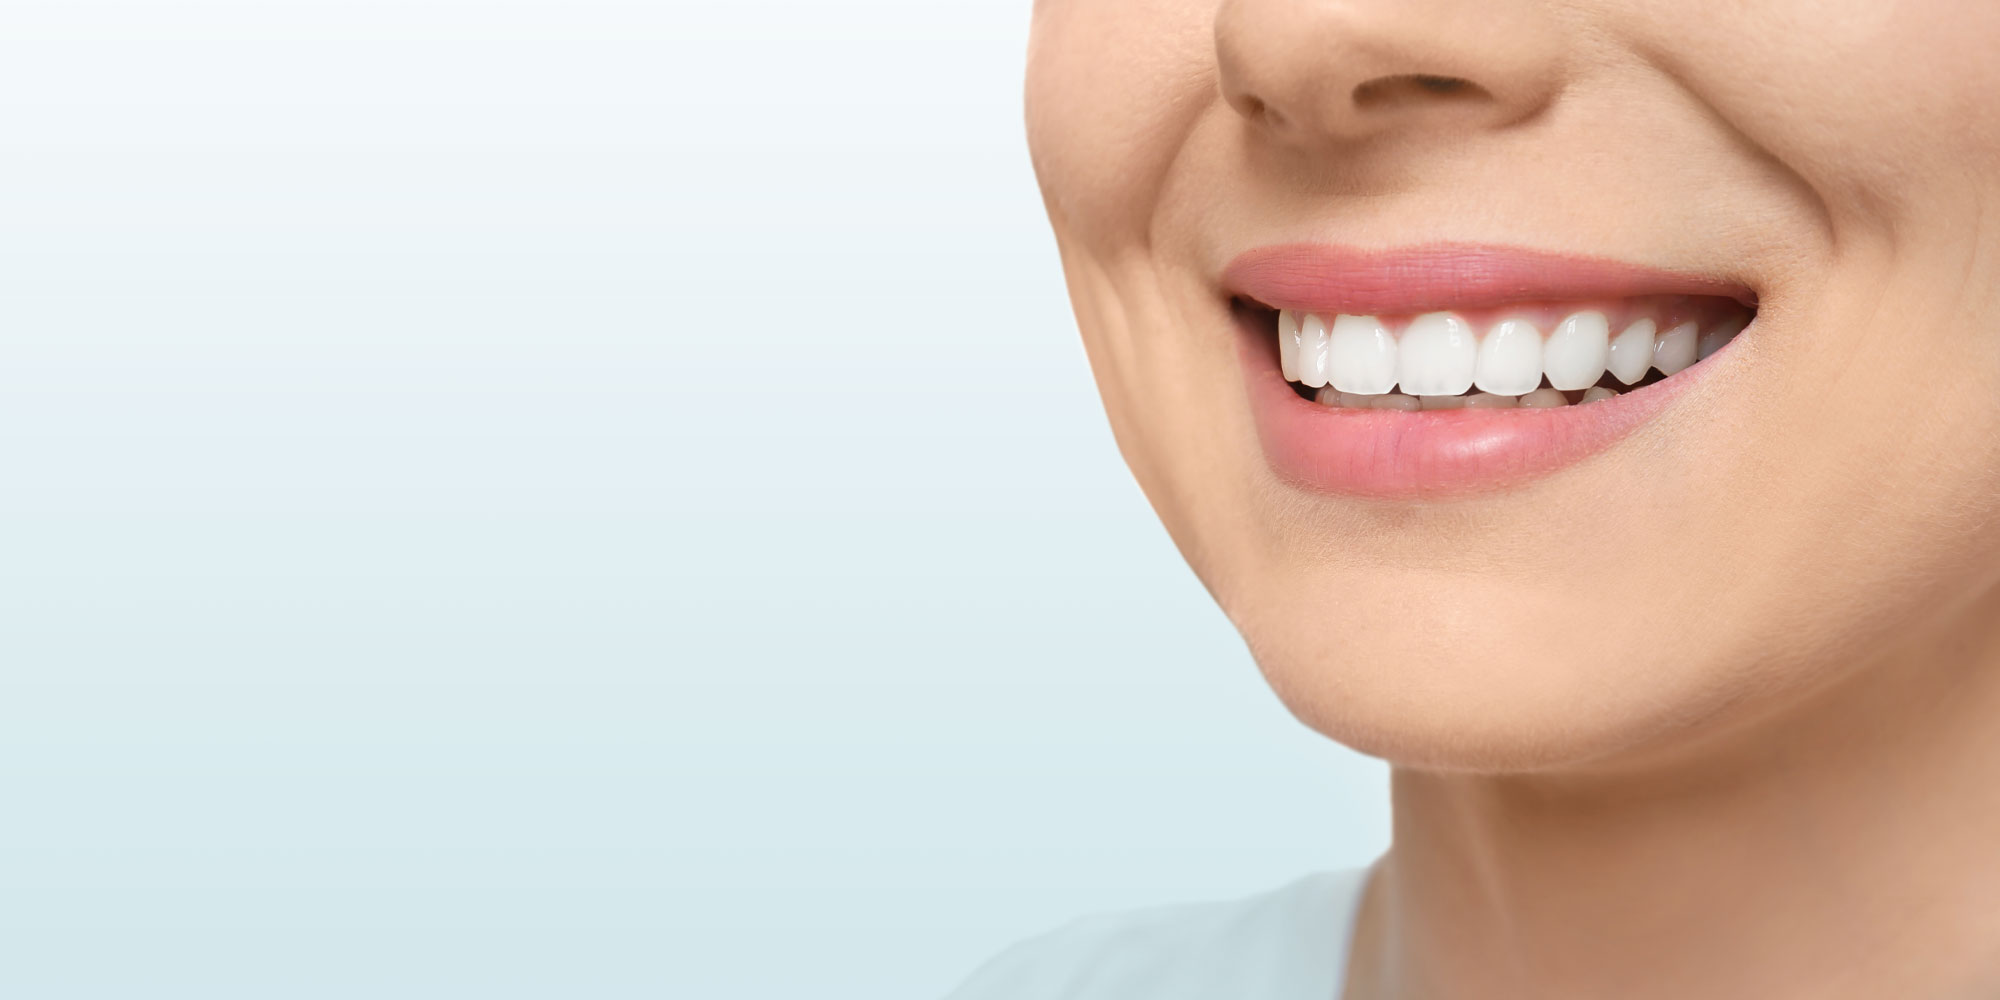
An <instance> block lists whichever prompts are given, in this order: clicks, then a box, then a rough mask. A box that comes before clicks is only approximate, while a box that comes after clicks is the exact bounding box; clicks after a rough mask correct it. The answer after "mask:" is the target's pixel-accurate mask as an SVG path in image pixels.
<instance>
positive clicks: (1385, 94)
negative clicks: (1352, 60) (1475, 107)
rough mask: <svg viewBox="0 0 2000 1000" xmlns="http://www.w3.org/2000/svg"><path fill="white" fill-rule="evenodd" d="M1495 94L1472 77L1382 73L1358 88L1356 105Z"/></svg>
mask: <svg viewBox="0 0 2000 1000" xmlns="http://www.w3.org/2000/svg"><path fill="white" fill-rule="evenodd" d="M1492 96H1493V95H1492V94H1489V93H1487V91H1486V88H1484V87H1481V86H1480V85H1478V84H1476V83H1473V82H1472V81H1471V80H1465V79H1461V78H1459V77H1455V76H1437V75H1434V74H1430V73H1407V74H1402V75H1399V76H1378V77H1376V78H1375V79H1373V80H1368V81H1366V82H1364V83H1362V84H1361V85H1360V86H1358V87H1355V88H1354V105H1355V107H1358V108H1374V107H1387V106H1393V105H1398V104H1407V103H1412V102H1416V101H1421V100H1424V99H1427V98H1431V99H1435V98H1443V99H1445V100H1450V101H1466V100H1477V99H1480V98H1490V97H1492Z"/></svg>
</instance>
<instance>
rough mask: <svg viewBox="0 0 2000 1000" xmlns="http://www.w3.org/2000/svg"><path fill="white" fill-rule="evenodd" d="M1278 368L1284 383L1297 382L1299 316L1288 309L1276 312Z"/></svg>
mask: <svg viewBox="0 0 2000 1000" xmlns="http://www.w3.org/2000/svg"><path fill="white" fill-rule="evenodd" d="M1278 367H1279V368H1280V369H1282V370H1283V371H1284V373H1285V381H1287V382H1297V381H1298V380H1299V314H1298V313H1295V312H1293V311H1291V310H1290V309H1280V310H1278Z"/></svg>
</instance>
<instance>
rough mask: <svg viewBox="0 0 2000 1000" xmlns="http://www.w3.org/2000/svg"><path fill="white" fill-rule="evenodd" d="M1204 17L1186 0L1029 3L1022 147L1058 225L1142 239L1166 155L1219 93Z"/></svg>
mask: <svg viewBox="0 0 2000 1000" xmlns="http://www.w3.org/2000/svg"><path fill="white" fill-rule="evenodd" d="M1213 18H1214V10H1213V5H1212V4H1208V3H1199V2H1193V3H1191V2H1185V0H1043V2H1041V3H1038V4H1037V5H1036V7H1035V20H1034V29H1033V34H1032V36H1031V39H1030V43H1029V53H1028V80H1027V94H1026V105H1027V122H1028V148H1029V152H1030V154H1031V155H1032V157H1033V159H1034V165H1035V173H1036V176H1037V177H1038V178H1039V180H1040V182H1041V185H1042V193H1043V197H1044V200H1045V201H1046V203H1047V205H1048V209H1049V214H1050V216H1051V218H1052V219H1053V220H1054V222H1055V224H1056V226H1057V227H1058V229H1061V230H1065V231H1068V232H1070V233H1071V234H1073V235H1074V236H1076V237H1077V238H1079V239H1081V240H1083V241H1084V242H1085V243H1086V244H1088V245H1090V246H1092V247H1093V248H1101V247H1104V246H1107V245H1113V244H1116V243H1120V242H1136V241H1139V240H1141V239H1143V238H1144V236H1145V231H1146V225H1147V222H1148V219H1149V218H1150V216H1151V214H1152V211H1153V208H1154V205H1155V204H1156V201H1157V196H1158V193H1159V190H1160V186H1161V184H1162V182H1163V180H1164V178H1165V176H1166V174H1167V171H1168V168H1169V167H1170V166H1171V164H1172V162H1173V159H1174V156H1175V154H1176V153H1177V151H1178V150H1179V149H1180V148H1181V146H1182V144H1183V143H1184V141H1185V140H1186V137H1187V134H1188V131H1189V130H1190V129H1191V128H1192V127H1193V124H1194V122H1195V121H1196V120H1197V119H1198V118H1200V116H1201V115H1202V114H1203V113H1204V112H1206V111H1208V110H1210V109H1211V107H1212V106H1214V105H1216V104H1217V103H1218V99H1217V97H1216V80H1215V73H1214V38H1213V34H1212V32H1213Z"/></svg>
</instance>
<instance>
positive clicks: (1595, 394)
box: [1582, 385, 1618, 403]
mask: <svg viewBox="0 0 2000 1000" xmlns="http://www.w3.org/2000/svg"><path fill="white" fill-rule="evenodd" d="M1616 395H1618V390H1616V389H1606V388H1605V387H1603V386H1601V385H1593V386H1591V387H1590V388H1588V389H1585V390H1583V399H1582V402H1585V403H1595V402H1597V401H1598V400H1600V399H1610V398H1611V397H1613V396H1616Z"/></svg>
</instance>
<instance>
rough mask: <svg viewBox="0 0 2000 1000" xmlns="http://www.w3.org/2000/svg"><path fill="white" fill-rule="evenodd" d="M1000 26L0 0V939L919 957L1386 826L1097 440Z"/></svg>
mask: <svg viewBox="0 0 2000 1000" xmlns="http://www.w3.org/2000/svg"><path fill="white" fill-rule="evenodd" d="M1026 32H1027V4H1026V3H1025V2H1021V3H1013V2H1009V3H998V2H984V3H975V2H969V0H951V2H940V0H922V2H916V0H912V2H904V3H824V2H793V3H774V2H762V3H752V2H743V0H730V2H727V3H724V2H715V3H708V4H677V3H673V2H667V3H664V4H662V3H658V2H652V3H616V2H608V0H588V2H579V0H515V2H496V0H461V2H451V0H395V2H388V0H379V2H362V0H318V2H274V0H256V2H249V0H236V2H223V0H210V2H159V0H151V2H125V3H117V2H104V0H46V2H29V0H10V2H8V3H7V4H6V5H5V6H4V7H0V996H7V997H24V998H59V997H146V998H157V997H183V996H184V997H200V998H205V1000H206V998H226V997H245V998H249V997H256V998H260V1000H263V998H271V997H287V998H289V997H336V996H338V997H367V998H384V997H479V998H504V997H560V998H565V1000H568V998H578V997H592V998H600V997H642V996H643V997H676V998H704V1000H707V998H738V997H743V998H752V997H754V998H767V997H768V998H778V997H800V996H812V997H820V998H848V997H852V998H857V1000H858V998H870V1000H880V998H902V997H908V998H924V997H934V996H936V995H938V994H940V993H941V992H943V991H944V990H945V989H947V988H948V987H949V986H950V985H952V984H953V983H955V982H956V981H957V980H958V979H959V978H960V977H962V976H963V975H964V974H965V973H966V972H967V971H969V970H970V969H971V968H972V967H973V966H974V965H976V964H977V963H978V962H979V961H980V960H982V959H983V958H985V957H986V956H988V955H989V954H991V953H992V952H993V951H995V950H996V949H998V948H999V947H1001V946H1002V945H1004V944H1005V943H1007V942H1009V941H1011V940H1014V939H1016V938H1019V937H1021V936H1023V935H1026V934H1029V933H1032V932H1035V931H1038V930H1041V929H1044V928H1047V927H1049V926H1052V925H1054V924H1057V923H1060V922H1062V921H1064V920H1066V919H1068V918H1069V917H1071V916H1074V915H1077V914H1080V913H1083V912H1086V911H1090V910H1098V909H1105V908H1112V907H1124V906H1132V905H1138V904H1143V903H1148V902H1155V901H1165V900H1175V899H1188V898H1199V897H1209V896H1221V895H1231V894H1236V893H1241V892H1246V891H1251V890H1255V889H1260V888H1264V887H1267V886H1270V885H1274V884H1277V883H1279V882H1282V881H1285V880H1287V879H1289V878H1291V877H1292V876H1294V875H1296V874H1299V873H1302V872H1305V871H1308V870H1314V869H1321V868H1331V867H1341V866H1346V865H1354V864H1360V863H1364V862H1366V861H1367V860H1369V859H1370V858H1372V857H1373V856H1374V854H1375V853H1376V852H1377V851H1379V850H1380V849H1381V847H1382V846H1383V844H1384V843H1385V842H1386V836H1387V833H1386V830H1387V810H1386V800H1385V797H1384V796H1385V793H1384V784H1385V781H1384V773H1383V771H1382V769H1381V767H1380V765H1379V764H1376V763H1375V762H1372V761H1367V760H1364V759H1362V758H1359V757H1357V756H1355V755H1353V754H1351V753H1349V752H1347V751H1345V750H1342V749H1340V748H1338V747H1336V746H1333V745H1332V744H1330V743H1328V742H1326V741H1324V740H1322V739H1320V738H1319V737H1317V736H1315V735H1313V734H1311V733H1310V732H1308V731H1306V730H1305V729H1304V728H1303V727H1300V726H1299V725H1297V724H1296V723H1295V722H1293V721H1292V720H1291V719H1290V717H1289V716H1288V715H1287V714H1286V713H1285V712H1284V710H1283V709H1282V708H1281V706H1279V704H1278V703H1277V701H1276V700H1275V698H1273V697H1272V696H1271V694H1270V693H1269V692H1268V690H1267V689H1266V688H1265V687H1264V686H1263V684H1262V683H1261V681H1260V679H1259V678H1258V676H1257V674H1256V671H1255V668H1254V667H1253V666H1252V664H1251V663H1250V662H1249V660H1248V658H1247V657H1246V656H1245V654H1244V651H1243V649H1242V646H1241V644H1240V642H1239V641H1238V640H1237V639H1236V637H1235V636H1234V634H1233V633H1232V632H1231V631H1230V629H1229V627H1228V625H1227V623H1226V622H1225V621H1224V620H1223V619H1222V617H1221V615H1220V614H1219V613H1217V612H1216V611H1215V610H1214V609H1213V607H1212V606H1211V604H1210V603H1209V601H1208V599H1207V597H1206V595H1205V594H1204V593H1203V592H1202V590H1201V588H1200V587H1199V585H1198V584H1197V583H1196V582H1195V580H1194V579H1193V577H1192V576H1191V574H1190V573H1189V572H1188V571H1187V570H1186V568H1185V567H1184V565H1183V564H1182V563H1181V562H1180V560H1179V557H1178V556H1177V555H1176V553H1175V552H1174V551H1173V548H1172V546H1171V545H1170V544H1169V542H1168V540H1167V538H1166V536H1165V534H1164V533H1163V532H1162V531H1161V530H1160V528H1159V527H1158V525H1157V523H1156V522H1155V521H1154V519H1153V517H1152V515H1151V512H1150V511H1149V510H1148V509H1147V507H1146V505H1145V503H1144V500H1143V498H1142V497H1141V496H1140V494H1139V492H1138V490H1137V489H1136V488H1135V487H1134V486H1133V485H1132V483H1131V481H1130V479H1129V477H1128V475H1127V473H1126V471H1125V469H1124V467H1123V466H1122V465H1121V464H1120V463H1119V461H1118V457H1117V454H1116V451H1115V449H1114V448H1113V445H1112V442H1111V440H1110V436H1109V434H1108V432H1107V429H1106V426H1105V422H1104V419H1103V416H1102V414H1101V412H1100V411H1099V409H1098V404H1097V401H1096V398H1095V396H1094V395H1093V391H1092V388H1091V385H1090V382H1089V377H1088V373H1087V370H1086V366H1085V363H1084V359H1083V354H1082V351H1081V349H1080V347H1079V346H1078V344H1077V341H1076V336H1075V329H1074V325H1073V320H1072V319H1071V316H1070V314H1069V311H1068V307H1067V304H1066V302H1065V300H1064V298H1063V290H1062V284H1061V280H1060V275H1059V271H1058V265H1057V261H1056V259H1055V254H1054V251H1053V246H1052V243H1051V240H1050V238H1049V237H1048V235H1047V233H1046V230H1045V226H1044V221H1043V218H1042V214H1041V207H1040V204H1039V200H1038V198H1037V195H1036V192H1035V189H1034V183H1033V179H1032V176H1031V174H1030V172H1029V168H1028V164H1027V157H1026V152H1025V149H1024V147H1023V142H1022V138H1021V126H1020V109H1019V99H1018V94H1019V79H1020V72H1021V65H1020V64H1021V61H1022V51H1023V48H1024V45H1025V39H1026Z"/></svg>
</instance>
